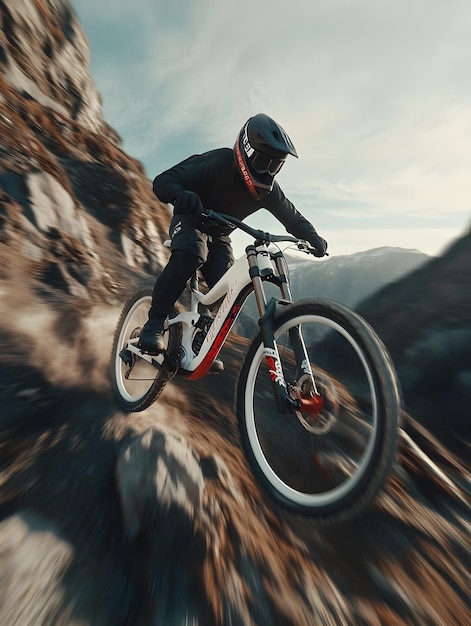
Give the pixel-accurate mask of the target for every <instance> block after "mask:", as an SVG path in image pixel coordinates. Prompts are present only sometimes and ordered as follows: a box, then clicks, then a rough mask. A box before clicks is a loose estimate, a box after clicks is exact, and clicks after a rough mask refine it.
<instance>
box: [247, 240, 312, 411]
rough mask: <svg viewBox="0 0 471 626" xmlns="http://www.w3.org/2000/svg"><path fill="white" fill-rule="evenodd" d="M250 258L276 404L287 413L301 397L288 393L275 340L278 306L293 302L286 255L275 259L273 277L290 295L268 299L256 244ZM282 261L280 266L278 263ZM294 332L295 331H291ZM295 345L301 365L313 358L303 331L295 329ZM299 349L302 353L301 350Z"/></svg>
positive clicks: (283, 294) (284, 292)
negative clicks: (309, 356)
mask: <svg viewBox="0 0 471 626" xmlns="http://www.w3.org/2000/svg"><path fill="white" fill-rule="evenodd" d="M246 254H247V260H248V263H249V274H250V278H251V279H252V284H253V290H254V294H255V300H256V303H257V308H258V312H259V316H260V319H259V322H258V323H259V326H260V330H261V333H262V340H263V346H264V349H263V351H264V355H265V359H266V362H267V364H268V371H269V374H270V379H271V382H272V388H273V394H274V396H275V400H276V405H277V408H278V411H279V412H280V413H286V412H287V411H288V410H289V409H297V408H299V405H300V403H299V401H298V400H297V399H294V398H292V397H291V396H290V394H289V393H288V388H287V385H286V381H285V377H284V373H283V368H282V365H281V359H280V355H279V352H278V346H277V344H276V341H275V334H274V331H273V321H274V319H275V314H276V308H277V305H278V304H281V305H287V304H291V302H292V298H291V293H290V291H289V285H288V283H287V280H286V276H285V274H284V273H283V272H280V269H281V265H282V262H283V260H282V259H275V263H276V267H277V272H278V276H277V277H276V280H273V282H275V283H276V284H277V285H278V286H279V287H280V291H281V294H282V296H288V299H286V300H285V299H283V300H278V299H276V298H271V300H270V302H268V303H267V299H266V295H265V289H264V287H263V281H262V277H261V274H260V268H259V266H258V262H257V251H256V248H255V246H248V247H247V249H246ZM278 262H280V266H279V265H278ZM290 334H291V333H290ZM293 335H294V342H293V349H294V351H295V356H296V362H297V364H298V369H299V367H300V365H301V363H307V364H309V362H308V361H307V360H306V350H305V348H304V343H303V342H302V337H301V336H300V333H299V332H298V333H296V332H295V333H294V334H293ZM298 353H299V354H298Z"/></svg>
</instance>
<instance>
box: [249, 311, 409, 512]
mask: <svg viewBox="0 0 471 626" xmlns="http://www.w3.org/2000/svg"><path fill="white" fill-rule="evenodd" d="M297 328H300V329H301V333H302V336H303V338H304V342H305V345H306V350H307V353H308V355H309V362H310V367H311V371H312V373H313V377H311V376H310V375H309V374H306V373H305V372H303V371H300V369H299V368H298V367H297V365H296V362H295V357H294V352H293V349H292V347H291V341H290V335H291V336H292V335H293V329H297ZM274 332H275V338H276V342H277V346H278V351H279V355H280V359H281V363H282V368H283V372H284V377H285V381H286V383H287V387H288V393H289V395H290V396H291V397H292V398H298V399H299V398H302V399H303V407H304V408H303V409H300V410H297V411H294V410H290V411H288V412H286V413H280V412H279V411H278V409H277V406H276V403H275V398H274V395H273V390H272V382H271V378H270V373H269V368H268V365H267V359H266V358H265V356H264V346H263V342H262V337H261V334H259V335H258V336H257V337H256V339H255V340H254V342H253V344H252V345H251V347H250V349H249V353H248V355H247V358H246V361H245V363H244V366H243V368H242V371H241V374H240V379H239V383H238V390H237V392H238V398H237V414H238V420H239V428H240V433H241V438H242V443H243V446H244V449H245V452H246V456H247V459H248V461H249V463H250V464H251V466H252V468H253V470H254V473H255V476H256V477H257V478H258V480H259V482H260V484H261V486H262V487H263V488H264V489H265V490H266V491H267V492H268V493H269V494H270V495H271V496H272V497H274V498H275V499H276V500H277V501H278V502H279V503H281V504H282V505H283V506H285V507H286V508H288V509H290V510H293V511H296V512H299V513H304V514H308V515H311V516H314V517H318V518H324V519H326V520H335V519H342V518H346V517H350V516H352V515H353V514H356V513H357V512H359V511H360V510H361V509H362V508H364V507H365V506H366V505H367V504H369V503H370V501H371V500H372V499H373V498H374V496H375V495H376V494H377V493H378V491H379V489H380V488H381V487H382V485H383V484H384V481H385V479H386V477H387V475H388V473H389V472H390V470H391V467H392V464H393V461H394V458H395V452H396V444H397V434H398V419H399V415H400V395H399V390H398V384H397V380H396V375H395V372H394V368H393V366H392V362H391V360H390V357H389V356H388V353H387V351H386V348H385V347H384V345H383V344H382V343H381V341H380V340H379V338H378V337H377V336H376V334H375V333H374V331H373V329H372V328H371V327H370V326H369V325H368V324H367V323H366V322H365V321H364V320H363V319H362V318H361V317H360V316H358V315H357V314H355V313H354V312H352V311H351V310H349V309H348V308H346V307H344V306H342V305H340V304H337V303H333V302H326V301H312V300H309V301H304V302H298V303H296V304H293V305H291V306H287V307H285V308H284V309H283V310H282V312H281V314H280V315H278V316H277V318H276V319H275V322H274ZM294 332H296V331H294ZM304 369H305V368H304ZM271 374H272V375H274V373H273V372H271ZM313 379H314V382H313Z"/></svg>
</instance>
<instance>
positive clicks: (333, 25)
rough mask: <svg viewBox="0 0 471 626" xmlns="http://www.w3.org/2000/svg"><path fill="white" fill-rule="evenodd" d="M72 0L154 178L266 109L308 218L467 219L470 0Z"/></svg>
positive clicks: (114, 119) (113, 112)
mask: <svg viewBox="0 0 471 626" xmlns="http://www.w3.org/2000/svg"><path fill="white" fill-rule="evenodd" d="M74 6H76V7H77V10H78V12H79V15H80V17H81V19H82V24H83V25H84V28H85V31H86V33H87V35H88V37H89V38H90V39H91V43H92V59H93V62H92V67H93V73H94V78H95V81H96V83H97V85H98V89H99V91H100V92H101V93H102V95H103V100H104V112H105V117H106V119H107V121H108V122H109V123H110V124H111V125H112V126H114V127H115V128H116V129H117V130H118V132H119V133H120V134H121V136H122V137H123V139H124V147H125V149H126V150H127V151H128V152H130V153H131V154H132V155H133V156H135V157H136V158H138V159H140V160H141V161H143V162H144V165H145V167H146V169H147V171H148V172H149V176H151V177H152V176H153V175H155V174H156V173H157V172H158V171H161V170H162V169H164V168H165V167H169V166H170V165H172V163H174V162H175V161H176V160H180V159H183V158H185V157H186V156H188V155H189V154H192V153H195V152H201V151H204V150H206V149H210V148H212V147H218V146H221V145H227V146H231V145H232V144H233V142H234V140H235V137H236V134H237V132H238V129H239V128H240V127H241V125H242V124H243V122H244V121H245V120H246V119H247V117H249V116H250V115H252V114H254V113H256V112H259V111H264V112H267V113H268V114H270V115H272V116H273V117H275V118H276V119H278V120H279V121H280V123H281V124H282V125H283V126H284V128H285V129H286V130H287V131H288V133H289V134H290V136H291V137H292V139H293V141H294V143H295V145H296V147H297V150H298V153H299V155H300V158H299V160H294V159H292V160H291V162H288V163H287V164H286V165H285V167H284V169H283V171H282V172H281V174H280V177H279V180H280V183H281V184H282V186H283V188H284V189H285V191H286V192H287V194H288V195H289V197H290V198H294V199H295V201H296V204H298V203H302V205H301V206H299V208H300V210H302V211H303V212H307V216H308V217H312V218H314V216H315V217H316V219H320V220H321V221H323V222H325V223H326V225H328V226H329V227H330V226H334V225H335V220H339V219H343V218H345V216H352V219H354V218H355V217H356V219H358V220H359V223H366V222H367V220H370V219H372V218H371V215H374V216H375V217H374V219H375V220H379V219H383V220H384V223H385V224H389V223H395V224H396V225H397V227H398V228H399V227H402V228H407V223H408V221H409V220H411V221H414V220H415V221H417V220H419V219H422V220H424V227H426V226H431V227H433V226H436V225H438V224H439V223H441V222H440V220H442V221H443V220H444V219H445V218H447V219H448V218H449V219H450V220H452V222H453V223H452V224H450V227H453V228H455V227H457V226H458V224H459V223H464V222H465V221H467V220H468V219H469V209H470V207H469V203H470V197H469V184H468V177H469V174H468V172H469V171H470V168H471V133H470V130H471V128H470V126H471V80H470V72H469V54H468V49H469V44H468V41H469V32H471V5H470V4H469V2H468V1H467V0H454V2H453V3H452V4H450V3H448V4H447V3H438V2H431V1H430V0H416V2H414V3H410V2H406V0H395V1H392V0H383V1H382V2H377V1H376V0H363V1H361V2H359V1H358V0H322V1H321V0H316V2H312V0H290V2H289V3H273V2H269V1H268V0H257V2H253V1H251V2H249V1H248V0H240V1H239V2H225V3H222V2H220V0H191V1H190V0H175V1H174V2H172V3H155V1H154V0H135V2H134V3H132V5H131V3H128V2H125V1H124V0H119V2H116V1H115V0H102V1H101V2H100V3H97V2H96V1H95V0H93V2H92V0H76V2H75V3H74ZM105 25H107V26H106V28H105V29H104V30H103V27H104V26H105ZM103 32H105V36H103V34H100V33H103ZM106 33H107V34H106Z"/></svg>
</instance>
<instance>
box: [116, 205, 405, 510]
mask: <svg viewBox="0 0 471 626" xmlns="http://www.w3.org/2000/svg"><path fill="white" fill-rule="evenodd" d="M207 214H208V216H209V217H210V218H211V219H213V220H215V221H216V222H217V223H219V224H223V225H225V226H230V227H238V228H240V229H242V230H243V231H245V232H246V233H247V234H249V235H251V236H252V237H253V239H254V244H253V245H249V246H248V247H247V248H246V251H245V255H243V256H242V257H241V258H239V259H238V260H236V261H235V263H234V264H233V265H232V267H230V269H229V270H228V271H227V272H226V274H225V275H224V276H223V277H222V278H221V279H220V280H219V282H218V283H217V284H216V285H215V286H214V287H213V288H212V289H211V290H210V291H208V292H207V293H203V292H202V291H200V289H199V287H198V280H197V277H196V276H194V277H193V278H192V279H191V281H189V283H188V287H189V289H190V306H189V308H188V310H185V311H184V312H180V313H177V312H176V311H173V312H172V314H171V316H170V317H169V319H168V320H167V321H166V324H165V337H166V345H167V350H166V352H164V353H162V354H160V355H157V356H152V355H149V354H147V353H143V352H141V350H139V348H138V347H137V342H138V337H139V333H140V331H141V328H142V326H143V324H144V323H145V322H146V320H147V315H148V311H149V308H150V303H151V295H152V290H151V289H145V290H141V291H139V292H138V293H136V294H135V295H133V296H132V297H131V298H130V299H129V300H128V302H127V303H126V305H125V306H124V309H123V311H122V313H121V317H120V320H119V323H118V327H117V330H116V334H115V338H114V344H113V351H112V363H111V381H112V387H113V390H114V393H115V396H116V399H117V401H118V403H119V405H120V407H121V408H122V409H124V410H125V411H142V410H144V409H146V408H147V407H149V406H150V405H151V404H152V402H154V401H155V400H156V398H157V397H158V396H159V394H160V392H161V391H162V389H163V387H164V386H165V384H166V383H167V382H168V381H169V380H170V379H171V378H173V377H174V376H175V375H179V376H181V377H183V378H186V379H188V380H196V379H198V378H201V377H202V376H204V375H206V374H207V373H208V372H209V371H210V370H211V367H212V366H213V364H214V361H215V359H216V357H217V356H218V353H219V351H220V350H221V348H222V346H223V345H224V342H225V340H226V338H227V336H228V333H229V331H230V330H231V328H232V327H233V325H234V322H235V321H236V319H237V317H238V315H239V313H240V310H241V308H242V307H243V305H244V303H245V302H246V299H247V297H248V296H249V294H251V293H252V292H253V293H254V295H255V300H256V304H257V308H258V313H259V320H258V325H259V330H258V332H257V333H256V335H255V337H254V339H253V340H252V341H251V344H250V347H249V349H248V351H247V354H246V356H245V360H244V363H243V364H241V368H240V374H239V380H238V383H237V387H236V393H237V396H236V410H237V418H238V426H239V431H240V437H241V441H242V445H243V449H244V452H245V455H246V458H247V460H248V462H249V464H250V466H251V468H252V470H253V474H254V476H255V477H256V479H257V480H258V482H259V484H260V485H261V487H262V488H263V489H265V490H266V491H267V492H268V493H269V494H270V495H271V496H272V497H274V498H275V500H276V501H277V502H278V503H280V504H281V505H283V506H284V507H286V508H287V509H289V510H291V511H295V512H298V513H303V514H308V515H311V516H314V517H317V518H320V519H326V520H327V519H328V520H335V519H340V518H345V517H349V516H352V515H353V514H356V513H357V512H360V511H361V510H362V509H364V508H365V507H366V505H368V504H369V503H370V502H371V500H372V499H373V498H374V497H375V496H376V494H377V493H378V491H379V490H380V489H381V488H382V486H383V484H384V482H385V480H386V478H387V476H388V474H389V472H390V470H391V468H392V465H393V462H394V459H395V453H396V445H397V435H398V421H399V417H400V412H401V403H400V394H399V389H398V383H397V378H396V374H395V371H394V367H393V365H392V361H391V359H390V357H389V355H388V353H387V351H386V348H385V346H384V345H383V344H382V342H381V341H380V339H379V338H378V337H377V335H376V334H375V332H374V331H373V329H372V328H371V327H370V326H369V325H368V324H367V323H366V321H365V320H364V319H363V318H361V317H360V316H359V315H358V314H356V313H355V312H353V311H351V310H350V309H348V308H347V307H346V306H343V305H342V304H339V303H337V302H332V301H327V300H317V299H316V300H313V299H309V300H307V299H306V300H301V301H298V302H293V299H292V296H291V290H290V285H289V269H288V264H287V261H286V258H285V255H284V253H283V251H282V250H281V247H280V245H278V244H281V243H282V242H284V243H285V248H286V247H289V246H291V247H294V248H297V249H298V250H301V251H304V252H306V253H308V254H309V253H311V254H315V253H316V251H315V250H314V249H312V248H310V246H309V244H307V243H306V242H305V241H301V240H299V239H296V238H294V237H291V236H289V235H271V234H269V233H265V232H262V231H260V230H255V229H253V228H251V227H250V226H248V225H246V224H244V223H243V222H240V221H239V220H236V219H235V218H232V217H228V216H226V215H222V214H220V213H215V212H213V211H208V212H207ZM267 283H271V284H273V285H275V286H276V287H277V288H278V289H279V292H280V295H281V297H270V298H268V297H267ZM271 289H273V288H271ZM209 311H212V316H209V315H208V312H209ZM217 363H218V361H217Z"/></svg>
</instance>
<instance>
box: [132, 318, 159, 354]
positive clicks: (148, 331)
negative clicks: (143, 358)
mask: <svg viewBox="0 0 471 626" xmlns="http://www.w3.org/2000/svg"><path fill="white" fill-rule="evenodd" d="M137 347H138V348H139V349H140V350H142V351H143V352H148V353H149V354H159V352H165V350H166V346H165V341H164V326H163V323H162V322H161V321H160V320H148V321H147V322H146V323H145V324H144V326H143V327H142V330H141V334H140V335H139V342H138V344H137Z"/></svg>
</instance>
